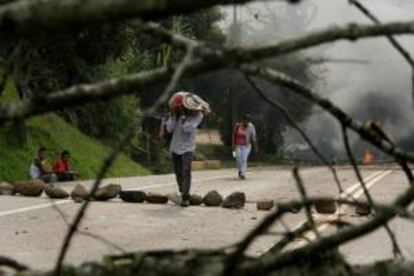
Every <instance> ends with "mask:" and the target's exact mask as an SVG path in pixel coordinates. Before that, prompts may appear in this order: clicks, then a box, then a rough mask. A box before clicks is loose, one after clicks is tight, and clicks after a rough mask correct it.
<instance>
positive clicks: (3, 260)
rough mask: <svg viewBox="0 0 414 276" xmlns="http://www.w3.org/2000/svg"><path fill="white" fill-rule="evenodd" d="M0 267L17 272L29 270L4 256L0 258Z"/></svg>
mask: <svg viewBox="0 0 414 276" xmlns="http://www.w3.org/2000/svg"><path fill="white" fill-rule="evenodd" d="M0 266H6V267H10V268H13V269H14V270H17V271H24V270H28V269H29V268H28V267H27V266H25V265H23V264H21V263H19V262H17V261H16V260H13V259H11V258H8V257H5V256H0Z"/></svg>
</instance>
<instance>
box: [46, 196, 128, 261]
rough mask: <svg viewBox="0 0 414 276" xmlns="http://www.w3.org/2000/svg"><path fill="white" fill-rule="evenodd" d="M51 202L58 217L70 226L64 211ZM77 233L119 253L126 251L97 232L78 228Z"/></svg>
mask: <svg viewBox="0 0 414 276" xmlns="http://www.w3.org/2000/svg"><path fill="white" fill-rule="evenodd" d="M51 202H52V208H53V209H55V211H56V212H57V213H58V214H59V216H60V218H61V219H62V220H63V222H64V223H65V224H66V226H67V227H70V221H69V219H68V218H67V217H66V215H65V213H63V211H62V210H61V209H60V208H59V206H57V205H56V204H55V201H54V200H53V199H51ZM77 233H79V234H81V235H83V236H87V237H90V238H92V239H94V240H96V241H99V242H101V243H103V244H105V245H107V246H109V247H112V248H113V249H115V250H117V251H119V252H121V253H126V250H125V249H123V248H122V247H120V246H119V245H117V244H115V243H113V242H111V241H110V240H108V239H106V238H104V237H102V236H100V235H97V234H94V233H90V232H86V231H83V230H79V229H78V230H77Z"/></svg>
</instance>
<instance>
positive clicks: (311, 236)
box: [287, 170, 392, 250]
mask: <svg viewBox="0 0 414 276" xmlns="http://www.w3.org/2000/svg"><path fill="white" fill-rule="evenodd" d="M391 172H392V171H391V170H389V171H381V172H379V173H376V174H375V173H374V174H372V175H370V176H368V177H367V178H366V179H364V182H365V185H366V188H367V189H368V190H369V189H370V188H371V187H373V186H374V185H375V184H377V183H378V182H379V181H380V180H381V179H383V178H384V177H385V176H387V175H388V174H390V173H391ZM367 179H368V180H367ZM357 184H359V187H358V189H355V188H354V185H355V184H354V185H352V186H351V187H350V189H349V190H351V191H352V192H351V193H349V192H347V191H345V192H344V193H342V194H341V195H340V196H339V197H340V198H345V197H347V196H352V197H353V198H354V199H358V198H359V197H361V196H362V195H363V194H364V189H363V187H362V185H361V183H360V182H358V183H357ZM351 188H352V189H351ZM349 208H350V206H346V207H345V208H344V207H343V206H340V207H339V208H338V209H337V211H336V212H335V214H332V215H320V214H317V215H315V216H314V219H315V221H316V222H318V221H319V222H321V221H322V222H324V221H326V222H328V221H333V220H335V219H336V218H337V217H338V215H339V214H341V213H342V212H344V209H349ZM303 223H304V222H301V223H300V224H299V225H298V226H297V227H296V228H295V229H297V228H298V227H300V225H302V224H303ZM329 226H330V224H328V223H324V224H321V225H319V226H318V227H317V230H318V232H323V231H325V230H326V229H328V227H329ZM316 238H317V237H316V235H315V233H314V232H311V231H309V232H307V233H306V234H305V235H304V238H303V239H300V240H298V241H296V242H294V243H292V244H291V245H290V246H288V247H287V249H290V250H291V249H295V248H299V247H302V246H304V245H306V244H308V243H309V242H311V241H313V240H315V239H316Z"/></svg>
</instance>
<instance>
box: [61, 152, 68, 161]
mask: <svg viewBox="0 0 414 276" xmlns="http://www.w3.org/2000/svg"><path fill="white" fill-rule="evenodd" d="M60 158H61V159H62V160H69V158H70V153H69V151H67V150H64V151H62V152H61V154H60Z"/></svg>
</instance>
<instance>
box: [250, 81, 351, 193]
mask: <svg viewBox="0 0 414 276" xmlns="http://www.w3.org/2000/svg"><path fill="white" fill-rule="evenodd" d="M244 76H245V78H246V80H247V82H248V83H249V84H250V86H251V87H252V88H253V90H254V91H256V93H257V94H258V95H259V96H260V97H261V98H262V99H263V100H264V101H265V102H267V103H268V104H269V105H271V106H272V107H274V108H276V109H277V110H278V111H279V112H280V113H281V114H282V115H283V117H284V118H285V119H286V121H287V122H288V123H289V124H290V125H291V126H292V127H293V129H295V130H296V131H297V132H298V133H299V135H300V136H301V137H302V139H303V140H304V141H305V142H306V143H307V144H308V145H309V148H310V149H311V150H312V151H313V152H314V153H315V155H316V156H317V157H318V158H319V160H321V161H322V163H323V164H324V165H325V166H326V167H327V168H328V169H329V170H330V171H331V172H332V175H333V178H334V180H335V183H336V186H337V188H338V191H339V193H342V192H343V188H342V184H341V181H340V180H339V177H338V174H337V172H336V169H335V167H334V166H332V164H330V162H329V161H328V160H326V158H325V157H324V156H323V155H322V153H321V152H320V151H319V149H318V148H317V147H316V146H315V145H314V144H313V142H312V140H311V139H310V138H309V137H308V136H307V135H306V133H305V131H303V130H302V128H301V127H299V125H298V124H297V123H296V122H295V120H294V119H293V117H292V116H291V115H290V114H289V112H288V111H287V110H286V109H285V108H284V107H283V106H282V105H281V104H279V103H278V102H276V101H274V100H273V99H271V98H270V97H268V96H267V95H266V94H265V93H264V92H263V91H262V90H261V89H260V88H259V86H258V85H257V84H256V82H255V81H254V80H253V79H252V78H251V77H250V76H248V75H246V74H244Z"/></svg>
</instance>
